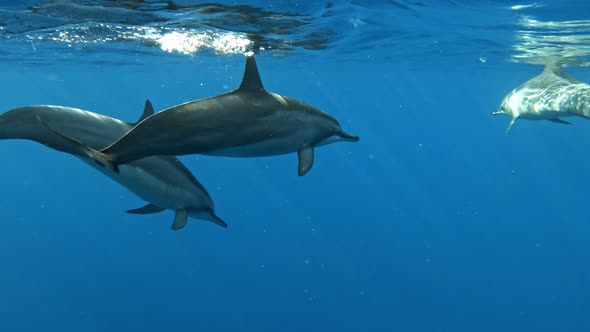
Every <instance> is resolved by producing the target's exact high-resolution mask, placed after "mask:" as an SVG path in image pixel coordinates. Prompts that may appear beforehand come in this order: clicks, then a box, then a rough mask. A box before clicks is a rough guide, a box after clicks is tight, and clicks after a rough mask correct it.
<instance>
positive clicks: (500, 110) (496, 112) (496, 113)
mask: <svg viewBox="0 0 590 332" xmlns="http://www.w3.org/2000/svg"><path fill="white" fill-rule="evenodd" d="M499 114H504V110H502V109H501V108H499V109H498V110H497V111H494V112H492V115H499Z"/></svg>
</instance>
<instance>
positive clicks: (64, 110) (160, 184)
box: [0, 100, 227, 230]
mask: <svg viewBox="0 0 590 332" xmlns="http://www.w3.org/2000/svg"><path fill="white" fill-rule="evenodd" d="M153 113H154V111H153V108H152V105H151V103H150V102H149V100H148V101H146V104H145V109H144V112H143V115H142V116H141V118H140V121H141V120H143V119H145V118H147V117H148V116H150V115H152V114H153ZM39 119H42V121H40V120H39ZM44 124H46V125H48V126H51V128H52V129H53V128H55V130H59V131H60V132H62V133H64V135H67V136H69V137H72V138H73V139H76V140H79V141H80V142H82V143H84V144H88V146H90V147H92V148H96V149H100V148H103V147H105V146H108V145H109V144H111V143H113V142H114V141H115V140H116V139H117V138H119V137H121V135H123V134H125V133H126V132H127V131H129V130H130V129H131V128H132V127H133V125H134V124H130V123H127V122H123V121H121V120H118V119H115V118H111V117H108V116H104V115H101V114H97V113H93V112H89V111H85V110H81V109H77V108H71V107H62V106H50V105H42V106H27V107H21V108H16V109H13V110H10V111H7V112H6V113H3V114H1V115H0V139H26V140H32V141H35V142H38V143H41V144H44V145H46V146H48V147H50V148H52V149H54V150H58V151H62V152H65V153H69V154H73V155H75V156H77V157H78V158H80V159H81V160H83V161H84V162H86V163H87V164H88V165H90V166H92V167H93V168H96V169H98V170H99V171H100V172H101V173H103V174H105V175H106V176H108V177H110V178H111V179H113V180H114V181H116V182H118V183H119V184H121V185H122V186H124V187H125V188H127V189H129V190H130V191H131V192H133V193H134V194H136V195H137V196H139V197H141V198H142V199H144V200H145V201H147V202H149V204H147V205H146V206H144V207H142V208H138V209H133V210H129V211H127V212H128V213H134V214H149V213H157V212H160V211H163V210H166V209H169V210H173V211H175V217H174V223H173V224H172V226H171V228H172V229H175V230H176V229H180V228H182V227H184V226H185V225H186V223H187V218H188V217H191V218H196V219H204V220H208V221H212V222H213V223H215V224H217V225H220V226H222V227H227V225H226V223H225V222H223V220H221V219H220V218H219V217H218V216H217V215H216V214H215V211H214V210H215V208H214V204H213V201H212V199H211V197H210V196H209V194H208V193H207V190H206V189H205V188H204V187H203V186H202V185H201V183H199V181H198V180H197V179H196V178H195V177H194V175H193V174H192V173H191V172H190V171H189V170H188V169H187V168H186V167H185V166H184V164H182V162H181V161H180V160H178V159H176V158H174V157H160V156H157V157H148V158H144V159H140V160H136V161H133V162H130V163H128V164H125V165H123V166H122V167H121V168H120V173H119V174H115V173H113V172H111V171H109V170H106V169H105V168H104V167H101V166H99V165H97V164H96V163H95V162H94V161H92V159H89V158H87V157H86V156H84V155H82V156H81V155H79V154H78V152H79V150H78V149H76V148H75V147H74V146H72V144H71V143H70V142H69V141H68V140H65V139H64V138H63V137H62V136H61V135H56V133H55V132H53V131H52V130H50V129H49V128H47V127H46V126H45V125H44Z"/></svg>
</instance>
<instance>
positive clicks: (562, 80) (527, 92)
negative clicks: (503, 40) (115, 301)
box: [492, 64, 590, 132]
mask: <svg viewBox="0 0 590 332" xmlns="http://www.w3.org/2000/svg"><path fill="white" fill-rule="evenodd" d="M492 114H494V115H497V114H503V115H508V116H510V117H511V118H512V120H511V121H510V124H509V125H508V129H507V130H506V132H510V129H512V126H514V123H515V122H516V120H518V119H528V120H549V121H553V122H557V123H563V124H569V122H566V121H564V120H562V119H561V118H562V117H566V116H574V115H577V116H581V117H584V118H590V86H589V85H588V84H586V83H584V82H581V81H579V80H577V79H575V78H574V77H572V76H571V75H569V74H567V73H566V72H564V71H563V69H562V68H561V66H560V65H557V64H549V65H546V66H545V69H544V70H543V72H542V73H541V74H540V75H538V76H536V77H534V78H532V79H530V80H528V81H526V82H525V83H523V84H522V85H520V86H519V87H517V88H516V89H514V90H512V92H510V93H509V94H508V95H506V97H504V100H502V104H501V106H500V108H499V109H498V110H497V111H495V112H493V113H492Z"/></svg>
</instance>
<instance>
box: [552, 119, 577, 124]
mask: <svg viewBox="0 0 590 332" xmlns="http://www.w3.org/2000/svg"><path fill="white" fill-rule="evenodd" d="M549 121H551V122H555V123H561V124H572V123H571V122H567V121H565V120H562V119H560V118H554V119H549Z"/></svg>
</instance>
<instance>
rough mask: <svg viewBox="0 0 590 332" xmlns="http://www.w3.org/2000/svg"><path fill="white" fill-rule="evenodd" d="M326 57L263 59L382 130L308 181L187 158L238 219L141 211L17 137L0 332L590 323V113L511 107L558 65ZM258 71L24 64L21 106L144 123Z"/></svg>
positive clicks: (334, 106) (7, 190) (236, 163)
mask: <svg viewBox="0 0 590 332" xmlns="http://www.w3.org/2000/svg"><path fill="white" fill-rule="evenodd" d="M309 59H310V58H309V57H308V58H307V61H308V62H306V63H304V62H303V61H301V60H298V59H297V58H296V57H286V58H272V57H268V56H264V55H263V56H259V57H258V59H257V60H258V64H259V67H260V71H261V75H262V79H263V83H264V84H265V87H266V88H267V89H268V90H269V91H273V92H277V93H281V94H285V95H289V96H292V97H295V98H298V99H301V100H304V101H306V102H309V103H311V104H313V105H316V106H318V107H320V108H322V109H324V110H326V111H327V112H329V113H331V114H332V115H334V116H335V117H336V118H338V119H339V121H340V122H341V123H342V126H343V128H344V129H345V130H346V131H348V132H350V133H352V134H357V135H359V136H360V137H361V140H360V141H359V142H358V143H355V144H352V143H338V144H333V145H330V146H325V147H321V148H319V149H318V150H317V151H316V163H315V165H314V168H313V169H312V170H311V171H310V173H309V174H308V175H306V176H305V177H301V178H300V177H298V176H297V171H296V157H295V155H287V156H279V157H271V158H258V159H232V158H215V157H203V156H185V157H182V158H181V159H182V160H183V161H185V162H186V163H187V165H188V167H189V168H190V169H191V170H192V171H194V173H195V174H196V176H197V177H198V178H199V179H200V181H201V182H202V183H203V184H204V185H205V186H206V187H207V188H208V190H209V192H210V193H211V195H212V197H213V198H214V200H215V203H216V207H217V213H218V214H219V215H220V216H221V217H222V218H224V220H226V221H227V222H228V223H229V228H228V229H222V228H219V227H216V226H215V225H213V224H210V223H204V222H198V221H194V220H191V221H190V222H189V224H188V226H187V227H186V228H185V229H183V230H181V231H177V232H174V231H171V230H170V229H169V225H170V223H171V221H172V217H173V216H172V214H171V213H169V212H165V213H161V214H156V215H149V216H136V215H127V214H125V213H123V211H125V210H127V209H130V208H135V207H139V206H142V205H143V202H141V201H140V200H139V199H137V198H136V197H135V196H133V195H132V194H130V193H129V192H127V191H126V190H125V189H123V188H121V187H119V186H118V185H117V184H115V183H114V182H111V181H110V180H109V179H107V178H105V177H104V176H102V175H101V174H99V173H98V172H96V171H95V170H92V169H90V168H89V167H88V166H86V165H84V164H83V163H81V162H80V161H78V160H76V159H75V158H74V157H71V156H68V155H63V154H60V153H57V152H55V151H52V150H49V149H47V148H45V147H43V146H41V145H39V144H36V143H32V142H25V141H4V142H1V143H2V162H1V163H0V172H1V174H2V185H1V186H0V215H1V218H2V222H1V225H2V230H1V231H0V263H1V264H2V269H1V270H0V331H62V332H64V331H131V330H138V331H168V330H174V331H179V332H180V331H588V330H590V310H589V309H590V288H589V286H590V241H589V239H590V218H589V217H590V213H589V212H588V197H589V196H588V193H589V191H588V187H589V186H590V175H589V173H588V171H587V169H588V168H589V167H590V158H589V157H588V153H589V149H588V142H590V122H589V121H586V120H584V119H572V121H574V122H575V124H574V125H571V126H565V125H559V124H554V123H549V122H533V121H519V122H517V124H516V126H515V127H514V130H513V131H512V133H511V134H510V135H506V134H505V129H506V126H507V125H508V122H509V119H508V118H507V117H493V116H491V115H490V112H491V111H494V110H495V109H496V108H497V107H498V105H499V103H500V101H501V99H502V97H503V96H504V95H505V94H506V93H508V92H509V91H510V90H511V89H513V88H514V87H516V86H517V85H519V84H520V83H522V82H524V81H526V80H527V79H529V78H531V77H533V76H534V75H536V74H538V72H540V70H541V68H540V67H535V66H532V65H524V64H489V63H488V64H479V63H475V64H469V65H468V66H460V64H458V63H452V62H448V63H446V64H445V65H443V66H427V67H425V68H421V69H417V68H413V69H409V68H406V67H404V66H403V65H400V64H396V63H380V64H372V63H363V62H362V61H356V62H330V61H326V60H325V59H320V60H318V61H317V62H314V61H310V60H309ZM446 61H451V60H446ZM243 62H244V58H243V57H241V56H222V57H216V56H211V55H203V56H196V57H193V58H187V59H185V60H179V61H177V63H176V64H166V65H159V64H158V63H157V61H154V60H147V61H146V62H145V63H144V64H137V65H131V66H117V65H108V64H105V65H100V66H93V65H75V64H66V63H60V64H56V65H53V66H48V65H18V66H17V65H13V64H3V65H0V70H1V72H2V77H1V79H0V87H1V90H2V91H3V94H2V98H1V100H0V107H1V108H2V109H3V110H8V109H11V108H14V107H18V106H24V105H32V104H58V105H65V106H72V107H79V108H84V109H88V110H91V111H95V112H101V113H105V114H108V115H110V116H114V117H118V118H121V119H124V120H128V121H133V120H135V119H136V118H137V117H138V116H139V114H140V112H141V109H142V106H143V101H144V99H145V98H150V99H151V100H152V102H153V103H154V106H155V108H156V109H158V110H160V109H163V108H165V107H169V106H172V105H175V104H178V103H181V102H185V101H188V100H192V99H197V98H201V97H206V96H211V95H215V94H219V93H223V92H225V91H228V90H230V89H233V88H234V87H236V86H237V85H238V84H239V81H240V79H241V74H242V71H243ZM569 72H570V73H572V74H573V75H574V76H576V77H577V78H579V79H581V80H585V81H590V73H589V72H588V70H587V69H573V70H570V71H569Z"/></svg>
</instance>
